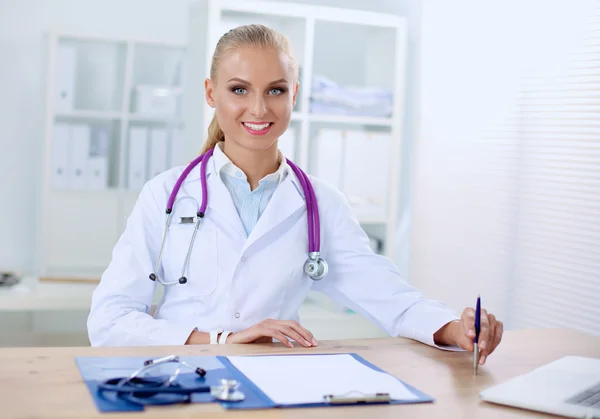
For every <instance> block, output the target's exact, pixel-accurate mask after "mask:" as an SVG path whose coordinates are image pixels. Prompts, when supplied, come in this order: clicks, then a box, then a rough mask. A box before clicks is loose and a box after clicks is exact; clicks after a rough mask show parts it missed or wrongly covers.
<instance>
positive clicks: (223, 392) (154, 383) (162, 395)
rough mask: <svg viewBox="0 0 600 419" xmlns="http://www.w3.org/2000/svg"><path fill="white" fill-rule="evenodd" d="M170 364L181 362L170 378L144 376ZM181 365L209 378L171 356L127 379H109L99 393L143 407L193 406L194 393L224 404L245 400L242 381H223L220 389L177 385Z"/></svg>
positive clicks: (197, 369) (147, 362)
mask: <svg viewBox="0 0 600 419" xmlns="http://www.w3.org/2000/svg"><path fill="white" fill-rule="evenodd" d="M169 362H177V363H178V366H177V368H176V369H175V372H174V373H173V374H171V375H170V376H169V377H168V378H166V379H164V378H159V377H141V375H142V374H144V373H145V372H147V371H148V370H149V369H151V368H153V367H156V366H158V365H161V364H166V363H169ZM181 366H184V367H186V368H188V369H191V370H192V371H194V372H195V373H196V374H197V375H198V377H200V378H203V377H204V376H205V375H206V371H205V370H204V369H202V368H196V367H194V366H192V365H190V364H188V363H187V362H185V361H183V360H181V359H180V358H179V357H178V356H176V355H169V356H166V357H164V358H159V359H154V360H152V359H150V360H147V361H145V362H144V366H143V367H142V368H140V369H139V370H137V371H134V372H133V373H131V374H130V375H129V376H127V377H119V378H111V379H109V380H106V381H105V382H103V383H101V384H99V385H98V392H100V393H115V394H116V395H117V397H119V398H121V399H124V400H127V401H129V402H132V403H135V404H140V405H166V404H175V403H190V402H191V401H192V394H194V393H210V394H211V396H212V397H213V399H215V400H219V401H224V402H239V401H242V400H244V398H245V396H244V393H242V392H241V391H239V390H238V387H239V382H238V381H237V380H227V379H223V380H221V385H219V386H207V385H201V386H194V387H191V386H190V387H183V386H181V385H180V384H179V383H177V382H176V380H177V377H178V376H179V374H180V372H181Z"/></svg>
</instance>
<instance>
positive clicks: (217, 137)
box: [200, 115, 225, 154]
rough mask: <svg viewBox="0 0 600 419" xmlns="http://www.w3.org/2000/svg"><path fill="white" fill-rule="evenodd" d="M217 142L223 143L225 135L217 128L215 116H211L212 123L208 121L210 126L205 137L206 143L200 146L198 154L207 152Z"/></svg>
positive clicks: (217, 123)
mask: <svg viewBox="0 0 600 419" xmlns="http://www.w3.org/2000/svg"><path fill="white" fill-rule="evenodd" d="M219 141H225V134H224V133H223V131H221V127H219V122H218V121H217V116H216V115H213V118H212V121H210V125H209V126H208V136H207V137H206V141H205V142H204V145H203V146H202V151H201V152H200V154H204V153H206V152H207V151H208V150H210V149H211V148H213V147H214V146H216V145H217V143H219Z"/></svg>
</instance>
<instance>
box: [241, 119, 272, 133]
mask: <svg viewBox="0 0 600 419" xmlns="http://www.w3.org/2000/svg"><path fill="white" fill-rule="evenodd" d="M242 126H243V127H244V129H245V130H246V131H248V132H249V133H250V134H252V135H265V134H266V133H268V132H269V131H270V130H271V127H272V126H273V123H272V122H242Z"/></svg>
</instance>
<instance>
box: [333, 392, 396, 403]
mask: <svg viewBox="0 0 600 419" xmlns="http://www.w3.org/2000/svg"><path fill="white" fill-rule="evenodd" d="M323 399H324V400H325V402H326V403H330V404H360V403H365V404H367V403H390V402H391V401H392V397H391V396H390V394H389V393H374V394H364V393H361V392H360V391H350V392H348V393H345V394H340V395H334V394H327V395H325V396H323Z"/></svg>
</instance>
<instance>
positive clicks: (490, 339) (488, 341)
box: [479, 312, 496, 365]
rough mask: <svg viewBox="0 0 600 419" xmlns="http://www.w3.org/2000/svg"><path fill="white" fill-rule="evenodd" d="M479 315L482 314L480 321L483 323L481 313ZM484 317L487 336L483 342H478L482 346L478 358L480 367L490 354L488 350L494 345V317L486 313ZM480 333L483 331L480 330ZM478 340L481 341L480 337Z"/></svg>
mask: <svg viewBox="0 0 600 419" xmlns="http://www.w3.org/2000/svg"><path fill="white" fill-rule="evenodd" d="M481 314H482V318H481V320H482V322H483V312H482V313H481ZM486 317H487V321H488V329H487V336H486V337H485V341H484V340H480V342H481V343H482V344H483V345H482V346H481V356H480V358H479V364H480V365H483V364H485V359H486V358H487V356H488V355H489V354H490V353H491V351H490V349H491V347H492V346H493V344H494V335H495V330H496V316H494V315H493V314H487V313H486ZM482 331H483V329H482ZM480 339H481V337H480Z"/></svg>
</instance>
